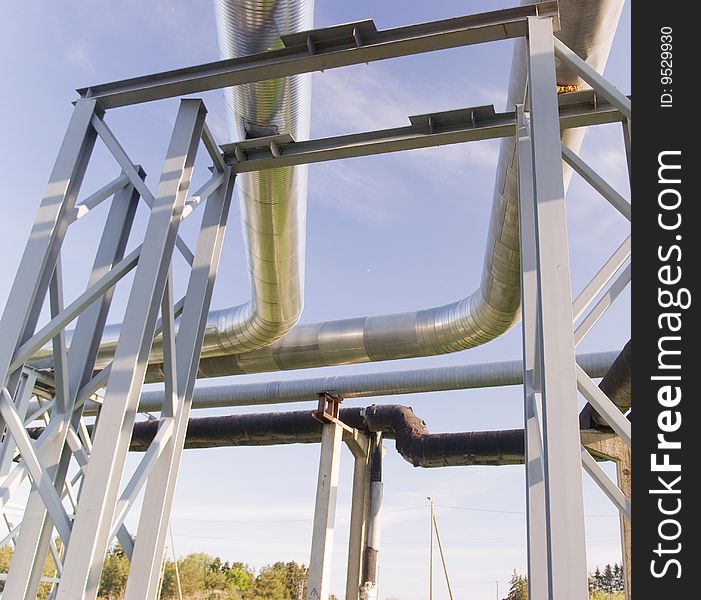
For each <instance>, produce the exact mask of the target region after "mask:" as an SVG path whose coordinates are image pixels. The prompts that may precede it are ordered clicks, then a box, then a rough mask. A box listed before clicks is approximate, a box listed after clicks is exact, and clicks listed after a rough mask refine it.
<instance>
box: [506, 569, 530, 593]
mask: <svg viewBox="0 0 701 600" xmlns="http://www.w3.org/2000/svg"><path fill="white" fill-rule="evenodd" d="M506 600H528V578H527V577H524V576H523V575H519V574H518V573H516V569H514V573H513V575H512V576H511V579H510V580H509V593H508V595H507V596H506Z"/></svg>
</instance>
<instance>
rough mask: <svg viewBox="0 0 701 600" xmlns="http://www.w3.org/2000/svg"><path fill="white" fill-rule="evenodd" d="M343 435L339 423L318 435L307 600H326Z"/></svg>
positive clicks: (324, 429)
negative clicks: (319, 453)
mask: <svg viewBox="0 0 701 600" xmlns="http://www.w3.org/2000/svg"><path fill="white" fill-rule="evenodd" d="M342 436H343V428H342V427H341V426H340V425H339V424H337V423H326V424H324V427H323V429H322V432H321V455H320V457H319V478H318V482H317V487H316V503H315V506H314V529H313V531H312V550H311V557H310V559H309V580H308V583H307V600H328V599H329V590H330V583H331V582H330V578H331V554H332V552H333V534H334V527H335V522H336V496H337V494H338V479H339V475H340V463H341V446H342V443H341V439H342Z"/></svg>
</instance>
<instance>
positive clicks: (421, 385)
mask: <svg viewBox="0 0 701 600" xmlns="http://www.w3.org/2000/svg"><path fill="white" fill-rule="evenodd" d="M617 355H618V353H617V352H595V353H592V354H580V355H578V356H577V363H578V364H579V366H580V367H582V369H584V371H585V372H586V373H587V374H588V375H589V376H590V377H592V378H598V377H603V376H604V375H605V374H606V373H607V371H608V370H609V368H610V367H611V365H612V364H613V363H614V361H615V359H616V356H617ZM522 383H523V362H522V361H520V360H511V361H504V362H496V363H483V364H476V365H459V366H453V367H433V368H429V369H411V370H406V371H387V372H381V373H359V374H356V375H332V376H328V377H313V378H309V379H291V380H282V381H267V382H263V383H234V384H228V385H217V386H198V387H196V388H195V390H194V392H193V396H192V408H193V409H198V408H219V407H227V406H251V405H254V404H281V403H288V402H304V401H309V400H314V399H316V398H317V396H318V394H320V393H321V392H330V393H333V394H336V395H339V396H341V397H342V398H369V397H377V396H391V395H397V394H417V393H426V392H437V391H448V390H463V389H475V388H485V387H497V386H506V385H520V384H522ZM162 405H163V392H162V391H153V392H144V393H142V395H141V401H140V403H139V410H140V411H142V412H157V411H160V409H161V406H162ZM93 409H94V407H92V406H88V407H87V411H88V412H92V411H93Z"/></svg>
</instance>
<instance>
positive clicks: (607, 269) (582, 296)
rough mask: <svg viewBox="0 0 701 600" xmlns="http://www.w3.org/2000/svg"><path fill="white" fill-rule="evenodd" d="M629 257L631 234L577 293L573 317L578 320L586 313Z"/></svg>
mask: <svg viewBox="0 0 701 600" xmlns="http://www.w3.org/2000/svg"><path fill="white" fill-rule="evenodd" d="M629 257H630V236H628V237H627V238H626V239H625V240H623V243H622V244H621V245H620V246H619V247H618V248H617V249H616V251H615V252H614V253H613V254H612V255H611V257H610V258H609V259H608V260H607V261H606V262H605V263H604V265H603V266H602V267H601V268H600V269H599V270H598V272H597V273H596V275H594V277H592V279H591V281H590V282H589V283H588V284H587V285H586V286H585V288H584V289H583V290H582V291H581V292H580V293H579V294H578V295H577V298H576V299H575V300H574V302H573V303H572V317H573V319H574V320H575V321H577V320H578V319H579V318H580V317H581V316H582V315H583V314H584V311H585V310H587V308H589V305H590V304H591V303H592V302H593V301H594V298H596V296H597V295H599V293H601V290H603V289H604V288H605V287H606V285H607V284H608V282H609V281H611V279H612V278H613V276H614V275H615V274H616V271H618V269H620V268H621V267H622V266H623V265H624V264H625V262H626V261H627V260H628V258H629Z"/></svg>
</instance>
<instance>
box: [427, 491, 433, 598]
mask: <svg viewBox="0 0 701 600" xmlns="http://www.w3.org/2000/svg"><path fill="white" fill-rule="evenodd" d="M426 499H427V500H428V501H429V502H430V506H431V518H430V520H429V527H430V529H431V543H430V544H429V550H428V600H433V499H432V498H431V496H426Z"/></svg>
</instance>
